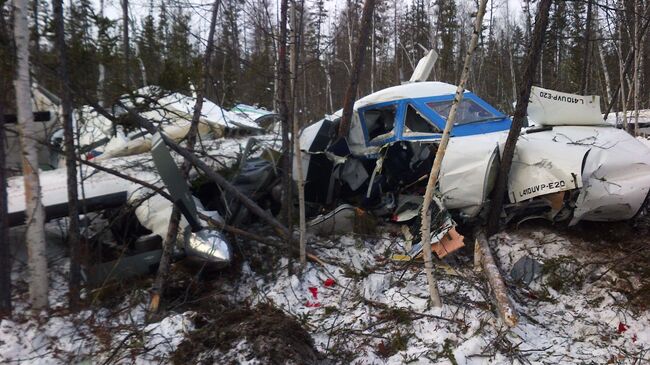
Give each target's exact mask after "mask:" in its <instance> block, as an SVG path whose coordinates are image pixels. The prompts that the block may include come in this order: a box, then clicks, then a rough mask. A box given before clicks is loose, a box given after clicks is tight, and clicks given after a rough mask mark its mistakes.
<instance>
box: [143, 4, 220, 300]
mask: <svg viewBox="0 0 650 365" xmlns="http://www.w3.org/2000/svg"><path fill="white" fill-rule="evenodd" d="M220 4H221V0H215V2H214V4H213V6H212V16H211V18H210V29H209V30H208V41H207V44H206V47H205V55H204V57H203V70H202V71H203V80H202V82H201V85H199V87H198V88H197V91H196V103H195V104H194V110H193V114H192V123H191V125H190V130H189V132H188V133H187V148H188V149H189V150H193V149H194V145H195V144H196V134H197V130H198V125H199V121H200V119H201V111H202V110H203V97H204V95H205V94H207V89H208V85H210V64H211V62H212V52H213V50H214V32H215V28H216V26H217V13H218V12H219V5H220ZM191 167H192V163H191V161H190V160H189V159H187V158H185V159H184V161H183V166H182V167H181V171H182V172H183V177H184V178H185V179H187V177H188V175H189V172H190V169H191ZM180 220H181V214H180V210H179V209H178V207H177V206H175V205H174V208H173V209H172V213H171V216H170V218H169V225H168V226H167V235H166V236H165V240H164V241H163V252H162V255H161V257H160V264H159V265H158V272H157V273H156V279H155V280H154V283H153V285H152V288H151V302H150V303H149V313H157V312H158V309H159V306H160V297H161V296H162V294H163V292H164V290H165V283H166V282H167V278H168V277H169V269H170V267H171V254H172V250H173V247H174V244H176V238H177V237H178V227H179V223H180Z"/></svg>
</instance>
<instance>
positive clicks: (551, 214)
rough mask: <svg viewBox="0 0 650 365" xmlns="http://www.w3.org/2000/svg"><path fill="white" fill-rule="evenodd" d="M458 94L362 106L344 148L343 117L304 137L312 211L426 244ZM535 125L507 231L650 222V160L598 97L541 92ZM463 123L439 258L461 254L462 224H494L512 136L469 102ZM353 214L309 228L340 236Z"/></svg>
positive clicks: (532, 110) (439, 227) (454, 145)
mask: <svg viewBox="0 0 650 365" xmlns="http://www.w3.org/2000/svg"><path fill="white" fill-rule="evenodd" d="M455 91H456V86H454V85H449V84H446V83H442V82H411V83H406V84H403V85H400V86H394V87H390V88H387V89H384V90H380V91H378V92H376V93H373V94H371V95H368V96H366V97H363V98H361V99H359V100H357V101H356V102H355V104H354V108H353V115H352V120H351V127H350V130H349V133H348V135H347V136H345V138H343V139H339V138H337V131H338V126H339V123H340V120H341V114H342V111H338V112H336V113H335V114H334V115H331V116H328V117H326V118H325V119H323V120H320V121H318V122H316V123H314V124H311V125H309V126H307V127H306V128H304V129H303V131H302V133H301V135H300V147H301V150H302V151H303V155H302V156H303V157H302V165H303V167H302V168H303V178H304V181H305V199H306V201H307V202H308V203H315V204H313V205H314V206H318V205H320V204H326V205H327V204H332V203H333V202H340V201H344V202H346V203H351V204H353V205H356V206H360V207H362V208H364V209H367V210H369V211H370V212H372V213H373V214H375V215H377V216H380V217H387V218H389V219H391V220H393V221H397V222H407V223H409V232H405V236H406V238H407V246H408V245H409V244H411V243H414V242H408V241H411V240H414V241H415V242H418V241H419V239H417V237H419V236H420V226H419V225H420V222H419V220H420V219H419V216H420V214H419V211H420V207H421V204H422V200H423V197H422V196H423V193H424V190H425V187H426V181H427V178H428V174H429V172H430V170H431V165H432V163H433V158H434V156H435V152H436V149H437V147H438V144H439V141H440V139H441V137H442V130H443V129H444V126H445V122H446V118H447V116H448V115H449V111H450V109H451V105H452V101H453V99H454V94H455ZM528 114H529V121H531V122H534V123H535V124H536V126H533V127H528V128H526V129H525V130H524V131H522V135H521V136H520V138H519V140H518V142H517V146H516V149H515V154H514V159H513V162H512V168H511V170H510V174H509V176H508V189H507V195H508V200H507V201H506V202H507V204H505V206H504V211H503V213H502V221H504V222H505V223H507V222H521V221H523V220H526V219H531V218H545V219H548V220H551V221H554V222H560V221H565V222H568V224H569V225H575V224H576V223H578V222H579V221H581V220H587V221H617V220H627V219H630V218H633V217H634V216H635V215H637V214H639V212H640V211H642V207H643V206H644V202H645V201H646V198H647V196H648V189H649V188H650V149H649V148H648V147H646V145H644V144H643V143H641V142H640V141H638V140H636V139H635V138H634V137H632V136H630V135H629V134H627V133H626V132H625V131H623V130H620V129H616V128H615V127H614V126H612V125H609V124H606V123H605V122H604V121H603V118H602V115H601V113H600V100H599V97H597V96H577V95H571V94H565V93H559V92H556V91H552V90H546V89H542V88H537V87H534V88H533V90H532V94H531V100H530V104H529V106H528ZM456 118H457V119H456V123H455V124H454V126H453V129H452V130H451V139H450V142H449V146H448V148H447V150H446V154H445V157H444V160H443V163H442V168H441V171H440V176H439V179H438V186H437V192H436V195H437V197H436V198H434V200H435V202H436V204H435V206H434V207H433V209H434V210H435V211H434V212H433V215H432V217H437V218H434V219H433V221H432V230H431V232H432V239H431V242H437V243H436V244H434V245H433V249H434V251H435V252H436V253H437V254H438V256H439V257H443V256H445V255H446V254H448V253H449V252H451V251H453V250H455V249H457V248H459V247H462V236H459V235H458V233H457V232H456V231H455V229H454V226H455V225H456V223H455V222H456V221H458V222H470V221H472V220H478V219H481V218H483V217H485V215H486V213H487V210H488V208H489V199H490V194H491V192H492V189H493V187H494V183H495V179H496V176H497V171H498V166H499V160H500V151H502V150H503V146H504V144H505V140H506V137H507V134H508V130H509V128H510V124H511V120H510V119H509V117H508V116H506V115H505V114H504V113H502V112H500V111H499V110H497V109H495V108H494V107H492V106H491V105H490V104H488V103H487V102H485V101H484V100H482V99H481V98H479V97H478V96H477V95H475V94H473V93H471V92H469V91H466V92H465V93H464V97H463V101H462V102H461V104H460V105H459V108H458V111H457V117H456ZM294 163H297V161H294ZM294 170H295V168H294ZM350 209H351V208H350V207H349V206H348V208H347V209H346V208H345V206H343V207H340V208H339V209H338V210H337V211H335V212H333V213H330V214H329V215H326V216H321V217H319V218H317V219H316V220H314V221H312V222H311V225H312V226H313V228H314V229H316V230H318V229H319V226H323V227H326V229H332V228H333V227H334V226H335V225H336V223H335V220H336V217H337V216H341V217H343V216H345V215H342V214H340V213H339V211H346V210H350ZM436 213H437V214H436ZM350 216H351V215H348V216H347V217H350ZM452 217H453V219H452ZM414 237H415V238H414ZM406 250H407V251H408V252H409V255H406V256H401V257H402V259H409V258H412V257H414V255H418V254H419V253H420V252H421V246H420V245H418V244H415V245H413V248H412V249H409V248H408V247H407V248H406Z"/></svg>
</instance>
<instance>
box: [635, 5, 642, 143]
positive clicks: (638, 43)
mask: <svg viewBox="0 0 650 365" xmlns="http://www.w3.org/2000/svg"><path fill="white" fill-rule="evenodd" d="M640 11H641V0H636V1H635V2H634V135H635V136H638V135H639V93H640V92H641V77H640V73H639V64H640V63H641V37H640V32H639V26H640V24H639V23H640V22H641V13H640Z"/></svg>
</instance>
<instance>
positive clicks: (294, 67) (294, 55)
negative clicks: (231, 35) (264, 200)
mask: <svg viewBox="0 0 650 365" xmlns="http://www.w3.org/2000/svg"><path fill="white" fill-rule="evenodd" d="M300 11H301V21H300V22H298V19H297V15H296V13H297V11H296V0H292V1H291V58H290V60H289V63H290V67H289V68H290V72H291V106H292V112H291V119H292V121H293V134H292V138H293V153H294V154H295V160H296V161H297V163H296V164H295V166H296V175H297V176H296V182H297V185H298V210H299V214H300V218H299V219H300V223H299V224H300V233H299V234H300V238H299V240H300V241H299V242H300V266H301V267H302V268H304V267H305V265H306V264H307V242H306V238H305V236H306V234H307V223H306V216H305V181H304V179H303V176H302V151H301V150H300V138H299V137H300V123H299V122H298V118H297V115H298V88H297V86H296V82H297V78H298V58H299V54H298V50H299V49H300V47H298V34H299V33H300V34H301V33H302V32H300V31H299V30H298V28H299V24H302V12H304V8H303V7H301V10H300Z"/></svg>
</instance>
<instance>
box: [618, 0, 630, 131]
mask: <svg viewBox="0 0 650 365" xmlns="http://www.w3.org/2000/svg"><path fill="white" fill-rule="evenodd" d="M619 6H620V7H621V9H625V7H624V4H623V0H621V1H620V5H619ZM618 27H619V28H618V29H619V39H618V47H617V53H618V75H619V78H620V80H621V81H620V83H621V92H620V93H619V97H620V99H621V110H622V111H623V130H625V131H627V130H628V126H627V100H626V99H625V61H624V60H623V19H622V17H619V22H618Z"/></svg>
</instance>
